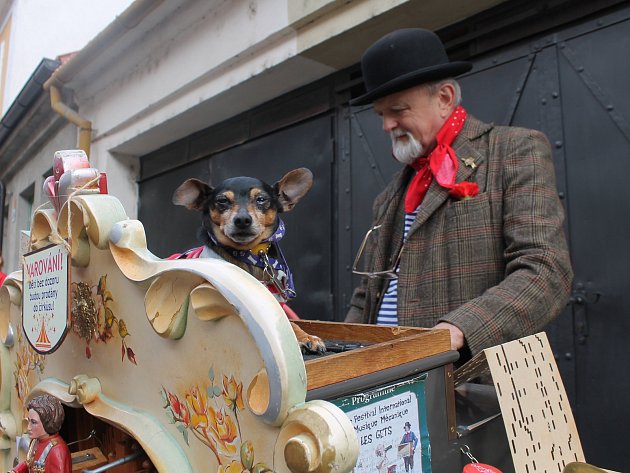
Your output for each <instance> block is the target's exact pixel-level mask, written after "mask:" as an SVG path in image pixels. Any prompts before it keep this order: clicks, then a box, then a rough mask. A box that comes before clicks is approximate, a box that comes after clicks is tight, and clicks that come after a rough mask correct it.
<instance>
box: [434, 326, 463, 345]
mask: <svg viewBox="0 0 630 473" xmlns="http://www.w3.org/2000/svg"><path fill="white" fill-rule="evenodd" d="M433 328H436V329H443V330H444V329H446V330H448V331H449V332H451V348H452V349H453V350H459V349H460V348H462V347H463V346H464V332H462V331H461V330H460V329H459V328H457V327H455V325H451V324H449V323H447V322H440V323H438V324H437V325H436V326H435V327H433Z"/></svg>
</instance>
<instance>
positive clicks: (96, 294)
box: [70, 274, 138, 365]
mask: <svg viewBox="0 0 630 473" xmlns="http://www.w3.org/2000/svg"><path fill="white" fill-rule="evenodd" d="M113 302H114V297H113V296H112V293H111V292H110V291H108V290H107V274H104V275H103V276H101V277H100V279H99V281H98V285H96V286H90V285H89V284H88V283H86V282H82V281H80V282H76V283H72V302H71V304H72V307H71V309H70V314H71V316H72V317H71V326H72V330H73V331H74V333H76V334H77V335H78V336H79V337H80V338H82V339H83V340H85V342H86V346H85V356H86V357H87V358H91V357H92V350H91V349H90V342H92V341H94V342H105V343H107V341H109V340H110V339H111V338H113V337H114V336H115V334H116V332H117V333H118V336H120V340H121V352H122V361H125V357H126V358H127V359H128V360H129V361H131V362H132V363H133V364H134V365H137V364H138V363H137V362H136V355H135V353H134V352H133V350H132V349H131V347H130V346H128V345H127V342H126V341H125V338H127V337H128V336H129V330H128V329H127V324H126V323H125V321H124V320H123V319H119V318H118V317H116V316H115V315H114V312H113V311H112V308H111V305H112V303H113Z"/></svg>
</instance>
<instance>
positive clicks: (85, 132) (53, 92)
mask: <svg viewBox="0 0 630 473" xmlns="http://www.w3.org/2000/svg"><path fill="white" fill-rule="evenodd" d="M50 106H51V107H52V109H53V110H54V111H55V112H57V113H58V114H59V115H61V116H62V117H64V118H65V119H66V120H68V121H69V122H70V123H73V124H75V125H76V126H78V127H79V148H80V149H82V150H83V151H85V154H87V156H88V158H89V157H90V145H91V143H92V122H91V121H89V120H87V119H85V118H83V117H82V116H81V115H79V114H78V113H77V112H75V111H74V110H72V109H71V108H70V107H68V106H67V105H66V104H65V103H63V101H62V100H61V91H60V90H59V89H58V88H57V86H55V85H52V84H51V85H50Z"/></svg>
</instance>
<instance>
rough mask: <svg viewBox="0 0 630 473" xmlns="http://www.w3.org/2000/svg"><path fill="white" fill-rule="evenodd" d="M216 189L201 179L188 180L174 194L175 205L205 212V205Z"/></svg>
mask: <svg viewBox="0 0 630 473" xmlns="http://www.w3.org/2000/svg"><path fill="white" fill-rule="evenodd" d="M213 190H214V189H213V188H212V187H210V186H209V185H208V184H206V183H205V182H203V181H200V180H199V179H188V180H186V181H184V183H183V184H182V185H180V186H179V187H178V188H177V189H176V190H175V192H174V193H173V199H172V201H173V203H174V204H175V205H183V206H184V207H186V208H188V209H190V210H199V211H202V210H203V204H204V202H205V201H206V199H207V198H208V196H210V194H212V191H213Z"/></svg>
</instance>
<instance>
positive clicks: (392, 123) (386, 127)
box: [383, 115, 398, 133]
mask: <svg viewBox="0 0 630 473" xmlns="http://www.w3.org/2000/svg"><path fill="white" fill-rule="evenodd" d="M397 127H398V122H397V121H396V120H394V119H393V118H391V117H386V116H385V115H383V131H385V132H386V133H391V131H392V130H393V129H395V128H397Z"/></svg>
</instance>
